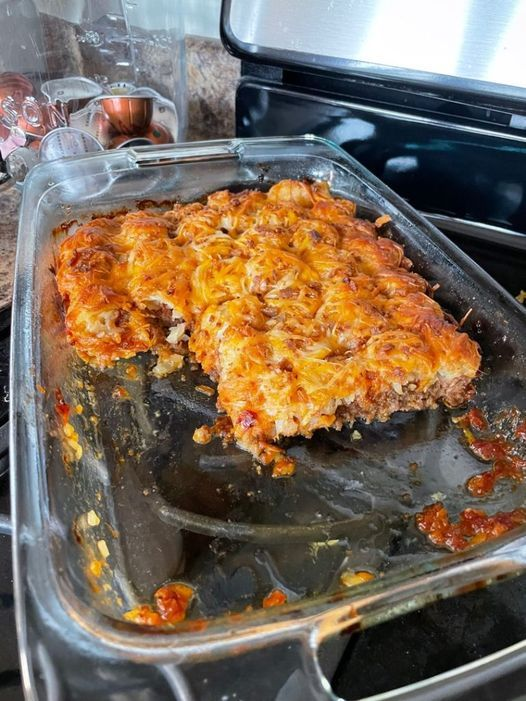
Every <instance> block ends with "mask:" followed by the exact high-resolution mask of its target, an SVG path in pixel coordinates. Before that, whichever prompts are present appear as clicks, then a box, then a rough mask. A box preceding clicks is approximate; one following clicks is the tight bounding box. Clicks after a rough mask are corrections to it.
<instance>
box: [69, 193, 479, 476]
mask: <svg viewBox="0 0 526 701" xmlns="http://www.w3.org/2000/svg"><path fill="white" fill-rule="evenodd" d="M380 223H381V222H378V224H379V225H380ZM379 231H380V228H379V226H376V225H375V224H374V223H372V222H370V221H366V220H363V219H359V218H357V217H356V207H355V205H354V204H353V203H352V202H350V201H348V200H346V199H342V198H339V197H333V196H332V195H331V193H330V191H329V187H328V185H327V184H326V183H323V182H316V183H307V182H301V181H292V180H285V181H281V182H279V183H277V184H276V185H274V186H273V187H271V188H270V190H269V191H268V192H267V193H264V192H259V191H250V190H246V191H244V192H241V193H232V192H229V191H226V190H225V191H220V192H215V193H213V194H211V195H210V196H209V197H208V198H207V200H206V204H202V203H191V204H176V205H175V206H174V207H173V209H171V210H170V211H167V212H165V213H162V214H159V213H152V212H151V211H147V210H146V211H136V212H130V213H128V214H123V215H118V216H114V217H108V218H98V219H94V220H92V221H90V222H88V223H86V224H84V225H82V226H80V227H79V228H78V229H77V230H76V231H75V233H73V234H72V235H70V236H69V237H68V238H66V239H65V240H64V241H63V243H62V244H61V246H60V250H59V254H58V260H57V265H56V277H57V283H58V289H59V292H60V294H61V296H62V300H63V304H64V309H65V324H66V330H67V334H68V339H69V341H70V343H71V344H72V345H73V346H74V347H75V348H76V350H77V352H78V354H79V355H80V356H81V358H83V359H84V360H85V361H87V362H88V363H90V364H92V365H95V366H98V367H107V366H110V365H112V364H113V363H115V361H117V360H119V359H122V358H131V357H133V356H134V355H136V354H137V353H141V352H145V351H151V352H153V353H154V354H155V355H156V356H157V364H156V366H155V368H154V369H153V372H154V374H156V375H157V376H162V375H165V374H168V373H170V372H173V371H175V370H177V369H178V368H180V367H181V365H182V364H183V360H184V356H185V355H186V354H188V353H189V354H190V355H191V356H192V357H193V358H194V359H195V360H196V361H197V362H199V363H200V365H201V366H202V368H203V370H204V371H205V372H206V373H207V374H208V375H209V376H210V377H211V378H212V379H213V380H214V381H215V382H217V392H218V399H217V407H218V409H219V410H220V412H224V414H226V417H228V419H229V422H226V421H223V422H222V430H223V433H229V434H231V436H232V438H233V439H234V440H235V441H236V442H237V443H238V444H239V445H240V446H241V447H243V448H244V449H246V450H248V451H250V452H251V453H252V454H253V455H254V456H255V457H256V458H257V459H258V460H260V461H261V462H263V463H271V462H272V463H273V465H274V470H273V474H274V475H275V476H280V475H283V474H289V473H291V472H292V471H293V463H292V461H291V460H290V459H289V458H287V457H286V455H285V453H284V451H283V450H282V449H280V448H279V446H278V445H276V442H277V441H278V439H279V438H280V437H282V436H295V435H303V436H310V435H311V434H312V433H313V431H315V430H317V429H319V428H341V426H342V425H343V424H344V423H349V424H352V422H353V421H355V420H356V419H363V420H365V421H367V422H369V421H373V420H381V421H385V420H387V419H388V418H389V417H390V416H391V415H392V414H393V412H395V411H410V410H420V409H426V408H430V407H435V406H437V404H438V403H439V402H443V403H445V404H446V405H448V406H456V405H458V404H461V403H463V402H464V401H465V400H466V399H467V398H468V397H469V396H470V395H471V393H472V392H473V389H472V381H473V379H474V378H475V376H476V374H477V371H478V369H479V365H480V353H479V349H478V346H477V344H476V343H475V342H474V341H473V340H471V339H470V338H469V336H468V335H467V334H466V333H463V332H461V331H460V330H459V327H458V324H457V323H456V322H455V321H454V320H452V318H451V317H450V316H448V315H447V314H445V313H444V311H443V310H442V309H441V307H440V305H439V304H438V303H437V302H435V301H434V300H433V299H432V297H431V291H430V289H429V286H428V283H427V282H426V281H425V280H424V279H423V278H422V277H420V276H419V275H417V274H416V273H413V272H411V271H410V270H411V265H412V264H411V261H410V260H409V259H408V258H406V257H405V256H404V251H403V248H402V246H400V245H399V244H398V243H395V242H394V241H393V240H391V239H390V238H387V237H385V236H381V235H379ZM226 424H228V425H227V427H226V428H225V425H226ZM212 433H213V431H212V430H210V431H206V430H204V429H201V430H198V431H197V432H196V439H197V440H199V441H203V442H204V441H206V440H208V439H209V438H210V437H211V435H212Z"/></svg>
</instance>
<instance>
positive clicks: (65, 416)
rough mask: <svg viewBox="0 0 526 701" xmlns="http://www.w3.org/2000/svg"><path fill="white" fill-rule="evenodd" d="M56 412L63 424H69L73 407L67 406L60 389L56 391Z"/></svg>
mask: <svg viewBox="0 0 526 701" xmlns="http://www.w3.org/2000/svg"><path fill="white" fill-rule="evenodd" d="M55 411H56V412H57V416H58V417H59V418H60V420H61V421H62V423H63V424H67V423H68V421H69V415H70V413H71V407H70V406H69V404H66V402H65V400H64V395H63V394H62V390H61V389H60V388H58V387H57V389H56V390H55Z"/></svg>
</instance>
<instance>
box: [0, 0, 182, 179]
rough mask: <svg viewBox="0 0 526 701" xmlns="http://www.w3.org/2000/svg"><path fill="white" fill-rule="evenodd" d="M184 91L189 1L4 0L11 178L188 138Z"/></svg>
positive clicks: (4, 102)
mask: <svg viewBox="0 0 526 701" xmlns="http://www.w3.org/2000/svg"><path fill="white" fill-rule="evenodd" d="M185 91H186V86H185V57H184V28H183V12H182V7H181V0H155V2H152V1H151V0H0V171H3V173H4V178H3V179H4V180H6V178H7V176H6V175H5V173H6V172H7V173H8V174H10V175H11V176H12V177H14V178H15V180H17V181H19V182H20V181H21V180H23V177H24V175H25V172H27V170H28V169H29V168H30V167H31V166H32V165H34V163H36V162H38V160H52V159H55V158H58V157H61V156H67V155H75V154H78V153H79V152H82V150H83V149H88V150H91V149H95V150H98V149H100V148H121V147H123V146H127V145H140V144H162V143H173V142H177V141H181V140H184V133H185V127H186V94H185ZM63 128H66V129H67V130H68V131H67V138H66V132H65V131H64V132H62V131H61V130H62V129H63ZM72 130H79V131H80V132H82V133H81V134H78V135H77V136H78V138H76V139H75V138H74V137H75V133H74V132H72ZM86 132H87V133H88V134H89V135H91V137H94V138H93V139H90V138H88V137H87V136H86ZM72 145H73V147H72ZM87 145H89V146H87ZM41 146H42V147H43V148H42V149H41ZM72 148H73V150H72ZM70 151H71V153H70ZM1 182H2V176H0V185H1Z"/></svg>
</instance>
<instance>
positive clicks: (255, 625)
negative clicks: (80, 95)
mask: <svg viewBox="0 0 526 701" xmlns="http://www.w3.org/2000/svg"><path fill="white" fill-rule="evenodd" d="M283 178H309V179H322V180H326V181H328V182H329V183H330V186H331V189H332V191H333V192H335V193H337V194H339V195H341V196H344V197H347V198H349V199H352V200H354V201H356V202H357V203H358V205H359V207H360V208H361V210H362V213H363V214H364V215H368V216H378V215H381V214H387V215H389V216H390V217H391V219H392V225H391V235H392V236H393V238H394V239H395V240H397V241H399V242H401V243H403V245H404V246H405V250H406V254H407V255H408V256H409V257H410V258H411V259H412V260H413V262H414V264H415V270H416V271H417V272H419V273H421V274H422V275H423V276H424V277H426V278H427V279H428V280H430V281H433V282H438V283H440V285H441V287H440V289H439V291H438V293H437V295H436V298H437V299H438V301H439V302H440V303H441V304H442V305H443V306H444V307H445V308H446V309H447V310H448V311H450V312H451V313H452V314H453V315H454V316H455V317H456V318H457V319H459V318H461V317H463V316H464V315H465V314H466V312H467V311H468V310H469V309H470V308H471V309H472V312H471V314H470V315H469V316H468V318H467V320H466V323H465V328H466V330H467V331H468V332H469V333H470V335H471V336H472V337H474V338H475V339H476V340H477V341H478V342H479V344H480V345H481V348H482V354H483V367H482V371H483V372H482V374H481V377H480V379H479V380H478V381H477V397H476V404H477V406H479V407H481V408H483V409H484V410H485V411H487V412H488V413H489V414H490V415H491V414H492V413H494V412H496V411H498V410H499V409H501V408H505V407H509V406H512V405H513V406H516V407H518V408H519V409H521V410H524V409H526V397H525V392H524V389H525V386H526V355H525V353H526V325H525V313H524V310H523V309H522V308H521V307H520V306H519V305H517V304H516V303H515V301H514V300H513V299H512V298H511V297H510V296H509V295H508V294H507V293H506V292H505V291H504V290H502V288H500V287H499V286H498V285H497V284H496V283H495V282H494V281H493V280H491V278H489V277H488V276H487V275H486V274H485V273H484V272H483V271H482V270H481V269H480V268H479V267H478V266H477V265H475V264H474V263H473V262H472V261H471V260H470V259H469V258H468V257H466V256H465V255H464V254H463V253H462V252H461V251H459V250H458V249H457V248H456V247H455V246H454V245H453V244H451V243H450V242H448V241H447V239H445V237H444V236H443V235H442V234H440V232H438V231H437V230H436V229H435V228H434V227H433V226H431V225H429V224H428V223H426V222H425V221H424V220H423V219H422V218H421V217H419V216H418V215H417V214H416V213H415V212H414V211H413V210H412V209H411V208H410V207H409V206H408V205H407V204H405V203H404V202H403V201H402V200H401V199H400V198H398V197H397V196H396V195H394V194H393V193H392V192H391V191H389V190H388V189H387V188H386V187H385V186H384V185H382V183H381V182H380V181H378V180H377V179H376V178H375V177H373V176H372V175H371V174H369V173H368V172H367V171H366V170H365V169H364V168H363V167H361V166H360V165H359V164H358V163H357V162H356V161H355V160H353V159H352V158H350V157H349V156H348V155H347V154H346V153H345V152H344V151H342V150H341V149H339V148H338V147H336V146H334V145H333V144H331V143H329V142H327V141H324V140H322V139H319V138H315V137H310V136H306V137H297V138H283V139H279V138H266V139H247V140H240V139H238V140H232V141H221V142H210V143H197V144H186V145H185V144H183V145H180V146H170V147H160V148H157V149H152V148H146V149H136V150H126V151H124V150H123V151H122V152H117V151H116V152H111V153H103V154H95V155H89V156H85V157H82V158H78V159H69V160H65V161H62V162H60V164H53V165H52V166H50V165H42V166H39V167H37V168H36V169H35V171H34V172H33V173H32V174H31V176H30V179H29V181H28V183H27V187H26V189H25V191H24V199H23V203H22V211H21V218H20V229H19V243H18V256H17V271H16V289H15V296H14V305H13V309H14V315H13V316H14V318H13V333H12V339H13V340H12V372H11V377H12V380H11V381H12V386H11V397H12V401H11V412H12V413H11V431H12V433H11V464H12V465H13V467H14V474H13V476H12V508H13V515H14V516H13V517H14V540H15V548H14V566H15V592H16V599H17V622H18V634H19V640H20V646H21V656H22V670H23V674H24V684H25V689H26V694H27V697H28V698H31V699H41V698H49V699H58V698H66V699H70V698H71V699H87V698H93V696H94V695H95V694H99V695H100V696H101V697H102V698H106V697H107V698H117V696H118V694H121V693H125V694H126V698H127V699H134V698H137V699H139V698H140V699H144V698H147V699H158V698H159V699H160V698H167V697H168V696H169V693H172V695H173V696H175V698H182V699H192V698H196V699H207V698H221V697H222V696H224V695H226V696H227V697H228V694H232V695H233V694H234V693H236V694H237V698H244V699H258V701H259V700H262V699H267V698H268V699H274V698H280V699H285V698H286V699H293V698H296V697H297V698H319V699H326V698H333V696H332V695H331V692H330V689H329V685H328V682H327V681H326V678H325V677H324V674H323V671H322V668H323V670H324V671H325V672H327V673H328V672H329V671H330V669H331V666H333V665H334V661H335V660H336V659H337V657H338V653H339V651H340V650H341V647H342V645H344V644H345V639H344V638H341V637H340V636H339V634H340V633H342V632H351V631H353V630H357V629H359V628H360V627H365V626H370V625H373V624H375V623H377V622H380V621H383V620H386V619H388V618H391V617H394V616H396V615H400V614H402V613H405V612H407V611H409V610H412V609H415V608H418V607H420V606H422V605H424V604H426V603H428V602H430V601H433V600H436V599H438V598H442V597H445V596H451V595H454V594H458V593H462V592H465V591H468V590H469V589H470V588H471V587H474V586H480V585H481V584H486V583H490V582H492V581H495V580H498V579H500V578H503V577H506V576H509V575H511V574H514V573H517V572H519V571H521V570H522V569H523V568H524V567H525V564H526V549H525V545H526V529H525V528H524V527H521V528H519V529H517V530H515V531H513V532H512V533H510V534H508V535H507V536H503V537H502V538H499V539H497V540H495V541H493V542H490V543H486V544H484V545H481V546H478V547H476V548H474V549H471V550H468V551H467V552H464V553H461V554H456V555H444V554H443V553H440V552H438V551H437V550H436V548H434V547H433V546H431V545H430V544H429V543H428V542H427V541H426V539H425V538H424V537H423V536H422V535H421V534H419V533H418V531H417V530H416V527H415V524H414V518H413V514H414V513H415V512H417V511H420V510H421V509H422V507H423V506H425V505H426V504H429V503H431V502H432V501H433V500H435V499H436V498H437V495H439V496H440V498H441V499H443V500H444V501H445V503H446V505H447V506H448V509H449V510H450V512H451V513H452V515H454V516H456V515H457V514H458V512H459V511H461V510H462V509H464V508H466V507H468V506H477V507H480V505H481V504H480V500H475V499H474V498H473V497H470V496H469V495H468V494H467V492H466V491H465V490H464V488H463V485H464V483H465V481H466V479H467V478H468V477H469V476H470V475H472V474H475V473H477V472H480V467H481V466H480V463H479V462H478V461H476V460H475V458H474V457H473V455H471V454H470V453H469V452H468V451H466V450H465V449H464V448H463V446H462V443H461V440H460V438H461V433H460V432H459V429H458V428H457V427H455V425H454V423H453V422H452V421H451V412H448V411H446V410H444V409H437V410H433V411H426V412H420V413H404V414H398V415H395V416H394V417H393V418H392V419H391V421H389V422H387V423H383V424H381V423H374V424H371V425H369V426H360V427H359V428H360V434H361V439H360V440H359V441H355V440H353V436H352V435H351V432H349V431H344V432H342V433H336V432H323V435H316V436H315V437H313V438H312V439H311V440H305V439H298V440H294V441H291V443H290V445H289V451H290V453H291V454H292V455H294V457H295V459H296V462H297V465H298V473H297V475H296V476H295V477H294V478H292V479H289V480H282V481H274V480H272V479H271V478H270V477H269V475H268V474H260V473H259V472H258V471H257V470H255V469H254V466H253V464H252V461H251V458H250V456H249V455H248V454H246V453H244V452H242V451H240V450H238V449H236V448H235V447H232V446H230V447H226V448H225V447H222V446H221V445H219V444H218V443H212V444H210V445H208V446H198V445H196V444H195V443H193V441H192V433H193V430H194V428H195V427H196V426H198V425H200V424H202V423H203V421H209V420H210V419H211V418H212V417H213V416H214V415H215V408H214V400H213V399H212V398H210V397H206V396H204V395H201V394H198V393H196V392H195V391H194V387H195V385H196V384H199V382H200V381H202V375H200V373H199V372H198V371H196V370H193V369H191V368H189V367H186V368H185V369H184V370H183V374H184V379H183V377H182V376H181V375H180V374H179V375H178V374H175V375H173V376H171V377H169V378H165V379H163V380H156V379H154V378H152V377H151V376H150V375H149V374H148V367H149V364H151V363H150V360H149V359H148V358H147V357H146V358H138V359H136V360H134V361H133V364H134V366H135V368H136V369H135V370H134V373H133V375H134V379H133V380H131V379H130V376H129V373H127V371H126V368H127V367H128V366H129V362H127V363H126V364H118V365H117V366H116V367H115V368H114V369H111V370H107V371H104V372H100V371H97V370H94V369H93V368H89V367H87V366H85V365H84V364H83V363H82V362H81V361H80V360H79V359H78V358H77V357H76V354H75V353H74V351H73V349H72V348H71V347H70V346H69V345H68V344H67V341H66V338H65V333H64V329H63V320H62V316H61V313H60V305H59V304H58V300H57V292H56V287H55V281H54V276H53V273H52V271H53V262H54V251H55V250H56V246H57V243H58V242H59V241H60V238H61V236H63V235H65V233H66V232H67V230H68V229H69V228H70V225H71V222H72V221H73V220H75V221H76V222H79V221H83V220H85V219H88V218H89V217H91V216H92V215H93V214H95V213H97V214H98V213H104V212H115V211H121V210H123V209H127V208H130V209H131V208H135V207H137V205H138V203H139V204H140V206H151V205H152V204H156V205H157V206H160V207H162V206H163V204H162V203H163V202H164V203H166V201H168V200H170V201H173V200H177V201H193V200H196V199H199V198H201V197H202V196H204V195H206V194H207V193H210V192H212V191H214V190H217V189H223V188H232V189H234V188H235V189H243V188H247V187H256V188H263V189H264V188H268V187H269V186H270V185H271V184H272V183H274V182H276V181H278V180H280V179H283ZM121 388H124V390H125V392H124V393H121V392H120V389H121ZM56 390H60V392H61V393H62V395H63V396H64V398H65V401H66V402H67V403H68V404H69V405H70V406H72V407H75V406H80V407H81V409H80V410H79V413H78V414H75V416H74V417H73V418H72V419H71V422H72V424H73V425H74V429H75V431H76V432H77V434H78V443H79V444H80V445H81V446H82V454H81V455H77V458H76V460H75V461H74V462H72V463H71V462H65V461H64V459H63V452H64V450H65V449H66V448H67V446H65V442H64V436H63V435H62V433H61V431H60V427H59V423H58V422H57V416H56V402H57V395H56ZM116 391H117V394H116ZM117 395H120V396H121V397H122V396H125V397H126V399H125V401H117V400H116V396H117ZM414 465H417V466H418V478H417V479H415V478H414V477H415V476H414ZM524 496H525V486H524V485H523V484H518V485H517V486H516V488H515V489H514V490H513V491H512V490H510V489H509V488H507V489H506V488H505V489H500V490H497V491H496V492H495V494H494V495H493V496H491V497H488V498H487V499H486V500H485V502H484V508H487V509H488V511H490V512H491V513H493V512H495V511H498V510H510V509H513V508H516V507H518V506H521V505H523V504H524V501H525V499H524ZM93 514H94V515H93ZM95 563H100V564H98V565H96V564H95ZM364 569H365V570H369V571H371V570H372V571H374V573H375V574H376V578H375V579H374V580H373V581H371V582H368V583H366V584H362V585H359V586H354V587H351V588H348V589H346V588H342V587H341V585H340V578H341V575H342V573H344V572H347V571H357V570H364ZM166 581H185V582H188V583H191V584H192V586H193V587H195V590H196V592H197V594H196V599H195V601H194V603H193V607H192V610H191V613H190V616H189V618H188V620H186V621H185V622H183V623H181V624H179V625H178V626H176V627H174V628H173V629H151V628H147V627H144V626H138V625H136V624H133V623H131V622H129V621H126V620H123V614H124V613H125V612H126V611H129V610H130V609H132V608H134V606H136V605H137V604H140V603H143V602H144V601H147V600H149V598H150V597H151V595H152V593H153V591H154V590H155V589H156V588H157V587H158V586H160V585H162V584H163V583H165V582H166ZM274 587H279V588H280V589H282V590H284V591H285V592H286V593H287V596H288V604H287V605H285V606H281V607H276V608H267V609H263V608H261V601H262V599H263V597H264V596H265V595H266V594H267V593H268V592H269V591H270V590H271V589H273V588H274ZM322 643H323V647H322V648H321V650H320V646H321V645H322ZM508 652H509V655H510V656H511V657H510V659H513V660H514V661H517V660H519V658H521V656H522V654H523V650H522V646H519V647H518V648H517V649H513V650H510V651H508ZM318 653H319V654H318ZM506 654H508V653H506ZM506 659H508V658H506ZM436 683H437V681H436V680H434V681H433V680H431V681H430V682H429V684H430V685H431V686H432V685H433V684H436ZM431 686H429V685H428V686H426V685H425V684H424V685H421V686H419V687H418V688H411V689H408V690H407V692H403V693H404V694H405V693H407V698H415V699H416V698H422V699H423V698H428V696H426V694H427V693H428V691H429V689H430V688H431ZM295 695H296V696H295ZM402 697H405V696H402ZM232 698H236V697H235V696H232ZM399 698H400V696H399Z"/></svg>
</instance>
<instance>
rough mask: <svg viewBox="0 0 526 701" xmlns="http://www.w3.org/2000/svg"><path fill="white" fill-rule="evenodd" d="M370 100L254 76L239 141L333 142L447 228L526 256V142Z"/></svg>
mask: <svg viewBox="0 0 526 701" xmlns="http://www.w3.org/2000/svg"><path fill="white" fill-rule="evenodd" d="M363 94H364V91H363V90H362V97H360V98H351V97H348V96H341V95H340V96H338V95H336V94H330V95H329V94H327V93H325V94H321V93H320V92H316V91H314V90H310V89H308V88H306V87H304V88H300V87H293V86H285V85H282V84H278V83H274V82H272V81H269V80H265V79H260V78H252V77H247V78H245V79H244V80H243V81H242V82H241V84H240V85H239V87H238V91H237V100H236V129H237V135H238V136H243V137H247V136H275V135H278V134H279V135H280V136H281V135H282V136H286V135H293V134H305V133H313V134H317V135H318V136H323V137H325V138H327V139H330V140H331V141H334V142H335V143H337V144H339V145H340V146H342V147H343V148H344V149H345V150H346V151H348V152H349V153H350V154H351V155H352V156H354V157H355V158H356V159H357V160H359V161H360V162H361V163H363V165H364V166H365V167H366V168H368V169H369V170H371V171H372V172H373V173H374V174H375V175H377V176H378V177H379V178H380V179H381V180H382V181H383V182H385V183H386V184H387V185H388V186H389V187H391V188H392V189H393V190H394V191H395V192H397V193H398V194H400V195H401V196H402V197H404V198H405V199H407V200H408V201H409V202H410V204H411V205H412V206H413V207H415V208H416V209H418V210H420V211H421V212H422V213H424V214H426V215H428V216H429V218H430V219H431V220H432V221H433V223H434V224H435V225H437V226H439V228H441V229H442V230H444V231H446V232H448V233H452V234H453V236H460V237H461V238H463V237H464V238H466V237H467V238H469V239H476V240H477V241H482V242H490V243H491V244H497V246H498V247H507V248H513V249H514V250H516V251H519V252H522V253H523V254H526V169H525V168H524V163H525V162H526V136H524V135H522V134H521V133H519V132H517V133H513V134H512V133H510V132H509V130H508V131H505V130H504V129H502V130H499V128H498V126H493V127H490V126H488V125H481V124H476V123H475V122H473V123H472V124H470V123H468V122H467V120H460V119H458V118H453V117H451V116H450V115H446V114H445V115H443V116H439V115H437V114H436V113H434V114H433V113H428V114H427V115H426V114H423V113H422V112H420V113H419V112H417V111H415V110H410V109H407V110H406V111H403V110H402V109H401V108H395V107H393V106H386V105H385V104H383V105H380V104H379V103H375V102H374V101H373V100H372V98H373V96H374V89H371V95H370V98H371V99H367V98H364V97H363ZM408 99H410V98H409V96H408ZM525 261H526V258H525ZM501 267H502V266H501ZM504 267H506V266H504ZM490 272H491V271H490ZM497 279H498V276H497ZM503 282H504V284H506V281H503ZM517 284H518V282H517ZM518 291H519V289H517V292H518Z"/></svg>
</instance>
